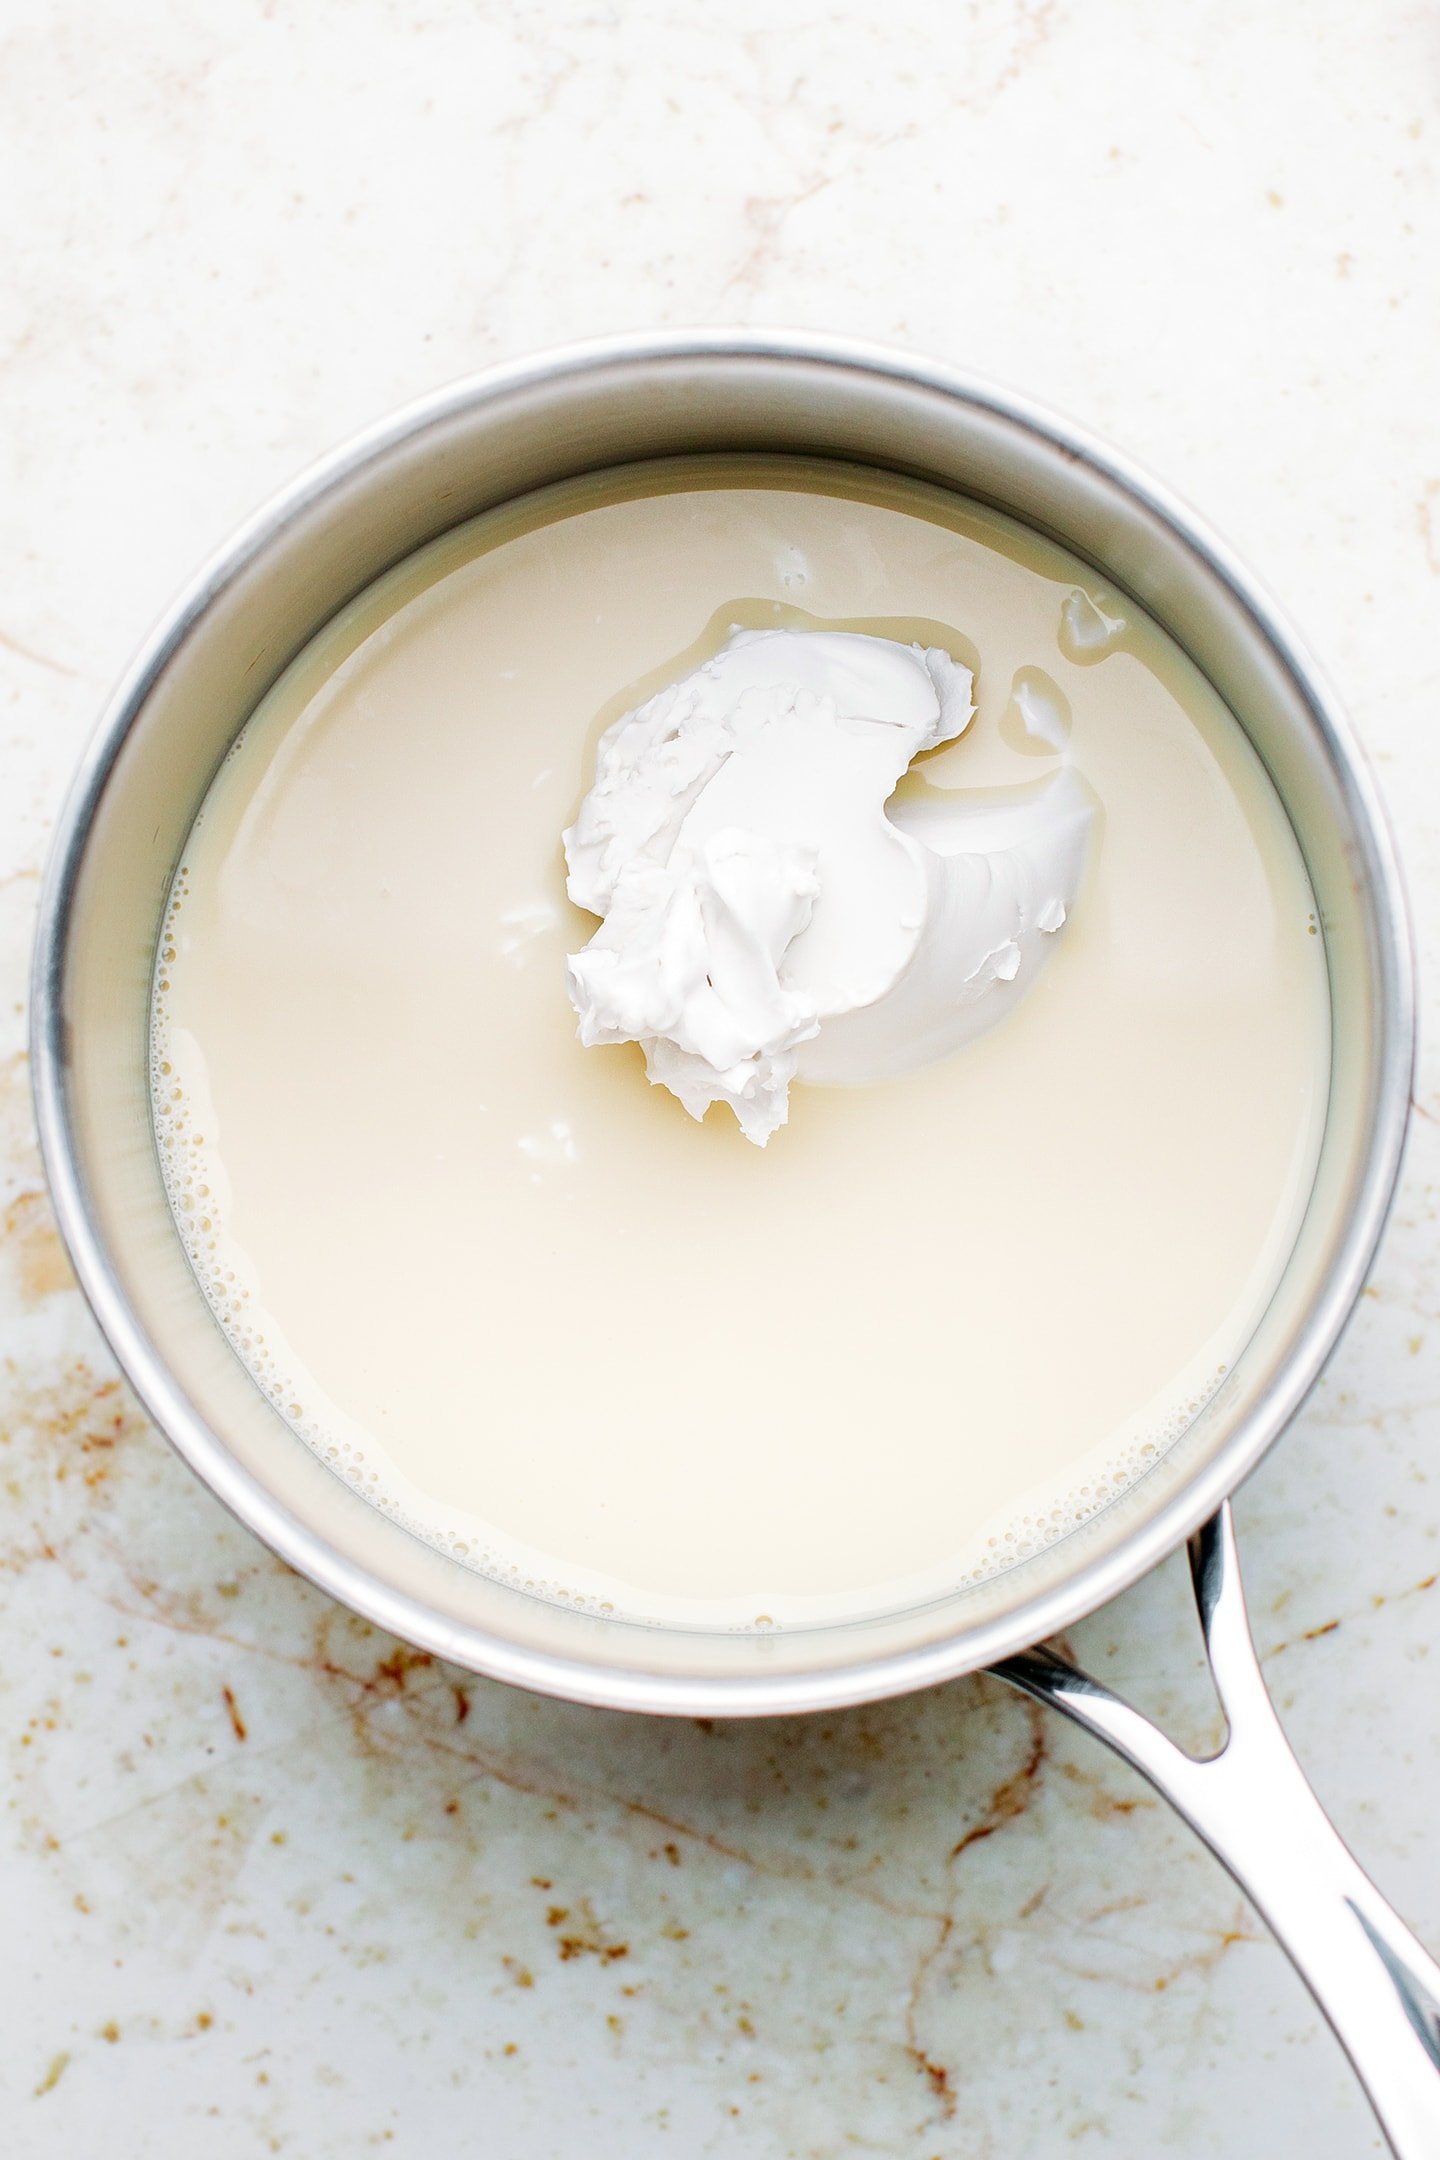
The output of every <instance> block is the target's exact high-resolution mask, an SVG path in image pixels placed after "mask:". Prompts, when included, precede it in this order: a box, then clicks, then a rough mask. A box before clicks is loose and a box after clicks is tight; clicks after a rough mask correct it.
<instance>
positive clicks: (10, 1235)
mask: <svg viewBox="0 0 1440 2160" xmlns="http://www.w3.org/2000/svg"><path fill="white" fill-rule="evenodd" d="M0 1245H4V1246H5V1247H6V1248H7V1249H8V1251H9V1253H10V1255H11V1257H12V1259H13V1260H14V1263H15V1272H16V1275H17V1277H18V1279H19V1283H20V1296H21V1299H22V1300H23V1302H24V1303H25V1304H26V1305H28V1306H35V1305H39V1304H40V1303H42V1301H43V1300H44V1299H45V1298H48V1297H53V1296H54V1295H55V1293H56V1291H58V1290H70V1289H73V1288H74V1284H75V1277H74V1276H73V1274H72V1273H71V1271H70V1262H69V1260H68V1259H67V1258H66V1254H65V1247H64V1246H63V1245H62V1244H61V1242H60V1233H59V1231H58V1230H57V1229H56V1228H55V1224H54V1221H53V1219H52V1217H51V1214H50V1203H49V1202H48V1201H47V1199H46V1198H45V1195H44V1193H43V1192H39V1191H31V1192H22V1193H19V1194H18V1195H17V1196H16V1198H15V1199H13V1200H12V1201H11V1202H10V1205H9V1206H8V1207H7V1208H6V1210H5V1212H4V1214H3V1215H0Z"/></svg>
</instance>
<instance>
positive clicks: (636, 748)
mask: <svg viewBox="0 0 1440 2160" xmlns="http://www.w3.org/2000/svg"><path fill="white" fill-rule="evenodd" d="M972 689H973V680H972V677H971V673H970V670H969V669H968V668H966V667H964V666H962V665H961V664H960V663H959V662H958V661H956V660H954V659H952V658H951V656H950V655H949V654H948V653H946V652H944V651H942V650H941V649H939V648H938V647H929V648H926V647H922V646H919V645H913V646H912V645H900V644H896V643H894V642H892V641H891V640H889V639H885V638H878V637H870V636H865V635H862V634H859V633H856V632H848V631H828V630H825V631H810V630H737V631H734V632H732V634H731V636H730V638H729V640H728V642H727V643H726V645H725V646H724V647H723V648H722V650H721V651H720V652H719V653H717V654H716V655H715V657H714V658H713V659H710V660H707V661H705V662H704V663H703V664H702V665H701V666H699V667H698V668H695V669H694V670H692V672H691V673H689V674H688V675H685V676H683V677H682V678H681V679H680V680H679V681H678V682H675V683H672V684H671V685H669V686H668V687H667V688H666V689H664V690H661V691H659V692H658V693H657V694H656V695H655V696H654V697H651V698H648V699H647V700H646V701H645V702H644V703H643V704H642V705H639V706H637V707H636V708H635V709H634V710H633V711H632V712H629V713H626V714H625V715H624V716H623V717H622V718H621V719H620V720H618V721H616V722H615V724H614V725H613V726H612V727H611V728H609V729H607V731H606V733H605V734H604V736H602V738H601V741H600V745H599V749H598V752H597V755H596V767H595V779H594V783H593V785H592V786H591V788H590V790H589V793H588V794H587V795H586V796H585V799H584V801H583V802H582V803H581V806H580V810H579V814H578V816H577V818H576V821H575V823H574V825H573V826H571V827H570V828H569V830H568V831H567V832H566V833H565V835H564V842H565V856H566V862H567V866H568V869H569V878H568V881H567V890H568V892H569V894H570V897H571V899H572V900H574V901H575V902H576V903H577V905H579V906H581V907H584V908H587V909H589V910H590V911H591V913H593V914H596V915H599V916H601V917H602V918H603V921H602V923H601V927H600V928H599V929H598V930H597V931H596V933H595V935H594V936H593V937H592V938H591V940H590V942H589V943H588V944H587V945H586V946H585V947H584V948H583V950H582V951H580V952H578V953H574V954H572V955H571V956H570V959H569V962H568V970H567V972H568V981H569V990H570V998H571V1002H572V1003H573V1005H574V1007H575V1010H576V1013H577V1014H578V1016H579V1023H580V1026H579V1034H580V1039H581V1041H582V1042H583V1043H584V1044H586V1045H587V1047H589V1046H593V1045H596V1044H603V1043H622V1042H637V1043H639V1044H640V1046H641V1047H642V1049H643V1050H644V1052H645V1060H646V1068H647V1071H648V1073H649V1076H650V1079H651V1081H652V1082H654V1083H657V1084H659V1085H662V1086H664V1087H667V1088H668V1089H669V1090H670V1091H671V1093H672V1094H674V1095H676V1096H677V1097H678V1098H679V1100H680V1101H681V1103H683V1104H684V1106H685V1108H686V1109H687V1110H688V1111H689V1112H690V1114H691V1116H692V1117H696V1118H701V1117H703V1116H704V1115H705V1113H706V1111H707V1110H708V1109H709V1108H710V1106H711V1105H712V1104H713V1103H716V1102H723V1103H727V1104H728V1105H729V1106H730V1108H731V1109H732V1110H733V1111H734V1113H735V1116H736V1117H737V1119H738V1120H739V1122H740V1125H741V1128H742V1130H743V1131H744V1132H745V1134H746V1136H747V1138H749V1139H751V1140H753V1141H755V1142H757V1143H758V1144H759V1145H761V1146H763V1145H764V1144H765V1142H766V1141H767V1140H769V1138H770V1137H771V1135H772V1134H773V1133H774V1132H775V1131H776V1130H777V1128H778V1127H779V1126H780V1125H782V1124H783V1123H784V1122H785V1120H786V1117H787V1115H788V1109H789V1089H790V1083H791V1081H792V1080H795V1079H800V1080H802V1081H810V1082H814V1083H816V1084H821V1085H830V1086H850V1085H858V1084H861V1083H863V1082H866V1081H871V1080H878V1079H884V1078H888V1077H890V1076H892V1075H894V1074H897V1073H900V1072H904V1071H906V1070H908V1069H910V1068H912V1067H914V1066H916V1065H920V1064H927V1063H929V1062H930V1061H931V1060H933V1059H935V1058H938V1057H943V1056H945V1055H947V1054H948V1053H949V1052H950V1051H952V1050H954V1049H956V1048H958V1047H959V1046H960V1045H961V1044H962V1043H964V1042H966V1041H967V1040H969V1039H970V1038H972V1037H973V1036H975V1035H977V1034H979V1033H981V1032H983V1031H984V1030H985V1029H987V1028H989V1027H991V1026H993V1025H994V1024H995V1023H996V1021H998V1020H999V1019H1001V1018H1002V1017H1003V1016H1004V1014H1005V1012H1006V1011H1007V1010H1008V1009H1009V1007H1010V1005H1011V1004H1012V1003H1013V1002H1014V999H1015V998H1016V997H1017V996H1018V995H1020V994H1022V992H1023V990H1024V989H1025V988H1026V987H1028V985H1029V983H1030V982H1031V981H1032V980H1033V978H1034V976H1035V974H1036V972H1037V971H1038V968H1039V965H1040V962H1041V959H1042V957H1043V954H1044V950H1045V947H1046V945H1047V943H1048V942H1049V940H1050V939H1051V938H1052V937H1053V935H1054V933H1055V932H1056V931H1058V930H1059V929H1060V927H1061V926H1062V925H1063V923H1064V921H1065V917H1066V914H1067V911H1068V910H1069V908H1070V906H1071V905H1072V904H1073V901H1074V897H1075V893H1076V891H1077V889H1078V886H1079V883H1080V879H1081V876H1082V874H1083V870H1084V863H1085V855H1086V849H1087V843H1088V837H1089V829H1090V823H1091V814H1092V812H1091V802H1090V797H1089V795H1088V792H1087V791H1086V789H1085V788H1084V786H1083V785H1082V784H1081V782H1080V781H1079V780H1078V779H1077V778H1076V776H1075V775H1074V773H1073V772H1071V771H1070V770H1069V768H1068V766H1062V768H1061V770H1059V771H1058V772H1057V773H1055V774H1054V775H1053V776H1052V777H1051V778H1050V779H1048V780H1047V781H1044V782H1042V783H1041V784H1040V785H1039V786H1038V787H1035V788H1031V789H1028V790H1026V791H1025V792H1024V794H1023V795H1021V796H1015V795H1006V796H1004V797H1003V798H994V799H987V797H986V796H985V795H983V794H971V795H967V794H966V793H964V792H956V793H954V794H953V795H951V794H948V793H947V794H941V793H939V792H938V791H937V792H936V793H934V794H933V795H928V796H925V797H922V798H920V799H918V800H911V801H906V800H899V799H897V800H892V798H893V797H894V796H895V789H896V785H897V783H898V782H899V780H900V779H901V777H902V775H903V774H904V773H905V772H906V770H907V769H908V768H909V766H910V765H911V763H912V762H913V760H914V759H915V758H916V757H918V756H919V755H920V754H921V753H922V752H923V751H926V750H930V749H934V748H936V747H937V746H938V745H940V744H942V743H947V742H952V741H954V740H955V739H956V738H957V737H958V736H960V735H961V734H963V733H964V731H965V729H966V728H967V727H968V726H969V725H970V722H971V719H972V718H973V715H974V710H975V708H974V705H973V703H972V700H971V693H972Z"/></svg>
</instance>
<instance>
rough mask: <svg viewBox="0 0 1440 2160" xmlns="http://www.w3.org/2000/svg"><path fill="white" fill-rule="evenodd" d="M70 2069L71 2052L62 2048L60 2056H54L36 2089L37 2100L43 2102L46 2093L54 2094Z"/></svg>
mask: <svg viewBox="0 0 1440 2160" xmlns="http://www.w3.org/2000/svg"><path fill="white" fill-rule="evenodd" d="M69 2067H70V2052H69V2049H68V2048H62V2049H61V2050H60V2052H59V2054H58V2055H52V2056H51V2058H50V2062H49V2065H48V2067H47V2069H46V2071H45V2075H44V2077H42V2078H41V2080H40V2082H39V2084H38V2085H37V2086H36V2087H35V2098H36V2099H37V2100H42V2099H43V2098H44V2097H45V2094H46V2093H52V2092H54V2090H55V2087H56V2086H57V2085H58V2084H59V2082H60V2080H61V2078H62V2077H64V2075H65V2072H66V2071H67V2070H68V2069H69Z"/></svg>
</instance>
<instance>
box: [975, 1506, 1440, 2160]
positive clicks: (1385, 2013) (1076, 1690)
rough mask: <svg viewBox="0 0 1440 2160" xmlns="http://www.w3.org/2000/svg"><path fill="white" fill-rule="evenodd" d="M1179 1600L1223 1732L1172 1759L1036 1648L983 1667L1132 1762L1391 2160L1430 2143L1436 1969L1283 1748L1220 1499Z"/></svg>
mask: <svg viewBox="0 0 1440 2160" xmlns="http://www.w3.org/2000/svg"><path fill="white" fill-rule="evenodd" d="M1190 1567H1191V1573H1192V1575H1193V1577H1194V1582H1195V1598H1196V1603H1197V1604H1198V1606H1199V1608H1200V1623H1201V1626H1202V1628H1203V1629H1204V1633H1205V1648H1206V1652H1207V1655H1208V1657H1209V1660H1210V1671H1211V1673H1212V1675H1213V1677H1214V1681H1215V1689H1216V1693H1217V1694H1218V1695H1219V1698H1220V1706H1221V1709H1222V1710H1223V1711H1224V1713H1225V1719H1226V1723H1227V1725H1228V1727H1229V1734H1228V1737H1227V1739H1226V1741H1225V1744H1224V1746H1223V1747H1222V1748H1221V1749H1220V1751H1219V1753H1218V1754H1215V1755H1211V1756H1207V1757H1204V1758H1198V1757H1196V1756H1193V1755H1187V1754H1186V1753H1185V1751H1184V1750H1183V1749H1182V1748H1178V1747H1176V1745H1175V1744H1174V1742H1173V1741H1172V1740H1170V1739H1168V1738H1167V1737H1166V1735H1165V1734H1164V1733H1162V1732H1161V1731H1160V1730H1159V1729H1158V1727H1156V1726H1154V1725H1152V1724H1151V1723H1150V1722H1149V1720H1148V1719H1147V1718H1144V1717H1142V1716H1141V1715H1140V1713H1139V1711H1138V1710H1135V1709H1133V1708H1132V1707H1131V1705H1130V1704H1129V1703H1127V1702H1124V1701H1122V1700H1121V1698H1120V1697H1119V1696H1118V1695H1114V1694H1112V1693H1111V1692H1110V1690H1109V1689H1108V1688H1105V1687H1102V1686H1101V1684H1100V1683H1099V1682H1098V1681H1096V1680H1092V1679H1091V1678H1090V1677H1089V1675H1088V1674H1086V1673H1083V1672H1080V1671H1079V1670H1077V1669H1076V1668H1075V1667H1074V1666H1072V1665H1067V1664H1066V1662H1065V1660H1064V1659H1063V1658H1061V1657H1057V1656H1056V1655H1055V1653H1054V1652H1053V1651H1050V1650H1043V1649H1042V1650H1030V1651H1026V1652H1025V1653H1024V1654H1023V1655H1022V1656H1020V1657H1013V1658H1008V1659H1006V1660H1005V1662H1004V1663H1003V1664H1000V1665H997V1666H996V1667H995V1668H994V1670H995V1671H996V1673H997V1674H998V1675H999V1677H1000V1678H1001V1679H1003V1680H1008V1681H1009V1682H1010V1683H1011V1684H1012V1686H1014V1687H1017V1688H1020V1689H1022V1690H1023V1691H1024V1693H1025V1694H1027V1695H1031V1696H1033V1697H1034V1698H1035V1700H1036V1701H1037V1702H1042V1703H1048V1704H1049V1705H1050V1707H1051V1708H1052V1709H1055V1710H1061V1711H1063V1712H1064V1714H1065V1715H1066V1717H1068V1718H1073V1720H1074V1721H1075V1723H1076V1724H1077V1725H1083V1726H1084V1728H1085V1730H1086V1731H1087V1732H1091V1733H1094V1734H1095V1736H1096V1738H1097V1739H1099V1740H1103V1741H1104V1742H1105V1744H1106V1745H1107V1747H1112V1748H1113V1749H1114V1750H1115V1752H1116V1754H1117V1755H1123V1756H1124V1758H1125V1760H1126V1761H1127V1762H1129V1763H1133V1765H1134V1766H1135V1768H1136V1769H1137V1770H1139V1771H1140V1772H1141V1774H1142V1775H1143V1776H1144V1777H1146V1778H1148V1779H1149V1781H1150V1783H1151V1784H1152V1785H1153V1786H1154V1787H1155V1790H1156V1791H1157V1792H1158V1793H1160V1794H1161V1795H1162V1797H1163V1798H1164V1799H1166V1800H1168V1801H1169V1802H1170V1804H1171V1806H1172V1807H1173V1808H1175V1810H1176V1811H1177V1813H1179V1814H1180V1815H1182V1816H1183V1817H1184V1819H1185V1821H1186V1822H1188V1823H1189V1824H1190V1826H1191V1828H1192V1829H1193V1830H1195V1831H1198V1833H1199V1835H1200V1836H1201V1837H1202V1838H1203V1839H1204V1841H1205V1843H1206V1844H1207V1845H1208V1846H1209V1847H1210V1850H1211V1851H1212V1852H1213V1853H1214V1854H1215V1856H1216V1858H1217V1859H1218V1860H1221V1861H1223V1863H1224V1865H1225V1866H1226V1867H1227V1868H1228V1869H1229V1870H1230V1873H1231V1874H1232V1875H1233V1876H1234V1878H1235V1880H1236V1882H1237V1883H1238V1884H1239V1886H1240V1888H1241V1889H1242V1890H1243V1891H1244V1892H1245V1895H1246V1896H1247V1897H1248V1898H1249V1899H1250V1901H1251V1903H1252V1904H1253V1905H1254V1906H1255V1907H1256V1909H1257V1911H1258V1912H1260V1914H1261V1915H1262V1916H1263V1918H1264V1919H1265V1920H1266V1921H1267V1923H1268V1924H1269V1926H1270V1928H1271V1929H1272V1930H1273V1932H1274V1934H1275V1936H1276V1938H1277V1940H1278V1941H1279V1943H1280V1945H1281V1947H1282V1949H1284V1950H1285V1952H1286V1954H1287V1955H1288V1956H1289V1957H1290V1958H1291V1959H1292V1960H1293V1962H1294V1964H1295V1967H1296V1969H1297V1971H1298V1972H1299V1973H1300V1975H1301V1978H1302V1979H1303V1980H1304V1981H1305V1983H1306V1985H1307V1986H1308V1987H1309V1989H1310V1992H1311V1993H1312V1995H1313V1996H1314V1997H1315V2000H1316V2002H1317V2003H1318V2004H1319V2005H1320V2008H1321V2009H1322V2010H1323V2011H1324V2013H1325V2015H1326V2017H1327V2018H1328V2019H1329V2021H1330V2023H1331V2025H1332V2026H1333V2028H1334V2030H1335V2033H1336V2036H1337V2038H1338V2039H1339V2041H1340V2044H1341V2046H1342V2047H1343V2048H1344V2050H1345V2052H1346V2054H1347V2055H1348V2056H1349V2057H1350V2060H1351V2062H1352V2063H1353V2065H1354V2067H1355V2070H1356V2072H1357V2073H1358V2075H1359V2078H1360V2082H1361V2084H1362V2085H1363V2086H1364V2087H1365V2090H1366V2092H1367V2093H1368V2095H1369V2097H1370V2102H1371V2105H1372V2106H1373V2108H1374V2110H1375V2113H1376V2115H1377V2116H1378V2117H1379V2120H1380V2126H1381V2128H1382V2129H1383V2130H1384V2132H1385V2135H1386V2137H1387V2139H1388V2140H1389V2142H1390V2146H1391V2149H1392V2151H1393V2152H1394V2153H1395V2154H1396V2155H1397V2156H1398V2160H1436V2156H1437V2155H1440V1966H1437V1965H1436V1964H1435V1962H1434V1960H1433V1959H1432V1958H1431V1957H1430V1956H1429V1955H1428V1953H1427V1952H1426V1951H1425V1950H1423V1949H1422V1948H1421V1946H1420V1944H1419V1943H1418V1942H1417V1941H1416V1940H1415V1937H1414V1936H1413V1935H1412V1934H1411V1933H1410V1930H1409V1929H1408V1928H1407V1927H1406V1926H1405V1924H1404V1922H1403V1921H1402V1920H1401V1919H1400V1918H1399V1916H1398V1915H1397V1914H1396V1913H1395V1912H1393V1911H1392V1910H1391V1908H1390V1906H1389V1905H1387V1904H1386V1902H1385V1900H1384V1899H1383V1898H1382V1897H1381V1896H1380V1894H1379V1892H1378V1891H1377V1890H1376V1889H1375V1887H1374V1885H1373V1884H1372V1883H1371V1882H1370V1880H1369V1878H1368V1876H1366V1875H1365V1873H1364V1872H1363V1870H1362V1869H1361V1867H1360V1866H1359V1864H1358V1862H1357V1861H1356V1860H1355V1858H1354V1856H1353V1855H1352V1854H1351V1852H1350V1851H1349V1849H1348V1847H1347V1846H1346V1845H1345V1844H1344V1843H1343V1842H1342V1840H1341V1838H1340V1836H1339V1833H1338V1832H1337V1831H1336V1830H1335V1828H1334V1826H1333V1825H1332V1823H1331V1822H1330V1820H1329V1818H1328V1817H1327V1816H1326V1814H1325V1812H1324V1810H1323V1809H1322V1807H1321V1805H1320V1803H1319V1801H1318V1800H1317V1799H1316V1797H1315V1795H1314V1793H1313V1792H1312V1791H1311V1790H1310V1787H1309V1785H1308V1784H1307V1782H1306V1780H1305V1775H1304V1773H1303V1771H1302V1770H1301V1768H1300V1765H1299V1764H1298V1763H1297V1762H1296V1760H1295V1757H1294V1755H1293V1754H1292V1753H1291V1751H1290V1745H1289V1742H1288V1741H1287V1740H1286V1738H1285V1734H1284V1732H1283V1730H1282V1729H1281V1725H1280V1720H1279V1718H1278V1717H1277V1716H1276V1714H1275V1707H1274V1704H1273V1703H1272V1702H1271V1700H1270V1696H1269V1693H1268V1691H1267V1689H1266V1686H1265V1680H1264V1676H1263V1674H1262V1673H1261V1670H1260V1660H1259V1658H1258V1657H1257V1655H1256V1652H1255V1645H1254V1641H1253V1639H1252V1637H1251V1634H1250V1623H1249V1620H1248V1619H1247V1617H1246V1612H1245V1593H1244V1589H1243V1587H1242V1585H1241V1581H1240V1565H1239V1558H1238V1555H1237V1553H1236V1549H1235V1527H1234V1524H1233V1522H1232V1520H1231V1515H1230V1508H1229V1505H1228V1503H1227V1504H1226V1505H1225V1506H1224V1507H1222V1508H1221V1510H1220V1512H1219V1514H1218V1515H1216V1516H1215V1517H1213V1519H1212V1520H1211V1521H1210V1522H1208V1523H1206V1525H1205V1527H1204V1529H1203V1530H1201V1531H1199V1532H1198V1533H1197V1534H1196V1536H1195V1537H1194V1538H1192V1539H1191V1542H1190Z"/></svg>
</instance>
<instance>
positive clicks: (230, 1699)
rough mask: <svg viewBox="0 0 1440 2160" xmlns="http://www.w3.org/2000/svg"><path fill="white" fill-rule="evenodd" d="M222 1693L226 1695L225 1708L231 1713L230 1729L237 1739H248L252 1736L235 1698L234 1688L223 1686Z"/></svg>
mask: <svg viewBox="0 0 1440 2160" xmlns="http://www.w3.org/2000/svg"><path fill="white" fill-rule="evenodd" d="M220 1693H221V1694H222V1695H223V1696H224V1698H225V1708H226V1709H227V1710H228V1711H229V1713H230V1730H231V1731H232V1732H233V1733H234V1735H235V1738H236V1739H237V1740H248V1739H249V1737H250V1733H249V1729H248V1727H247V1726H246V1723H245V1720H244V1718H243V1717H241V1715H240V1706H239V1704H238V1703H237V1702H236V1700H235V1691H234V1689H233V1688H229V1687H222V1688H221V1690H220Z"/></svg>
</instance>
